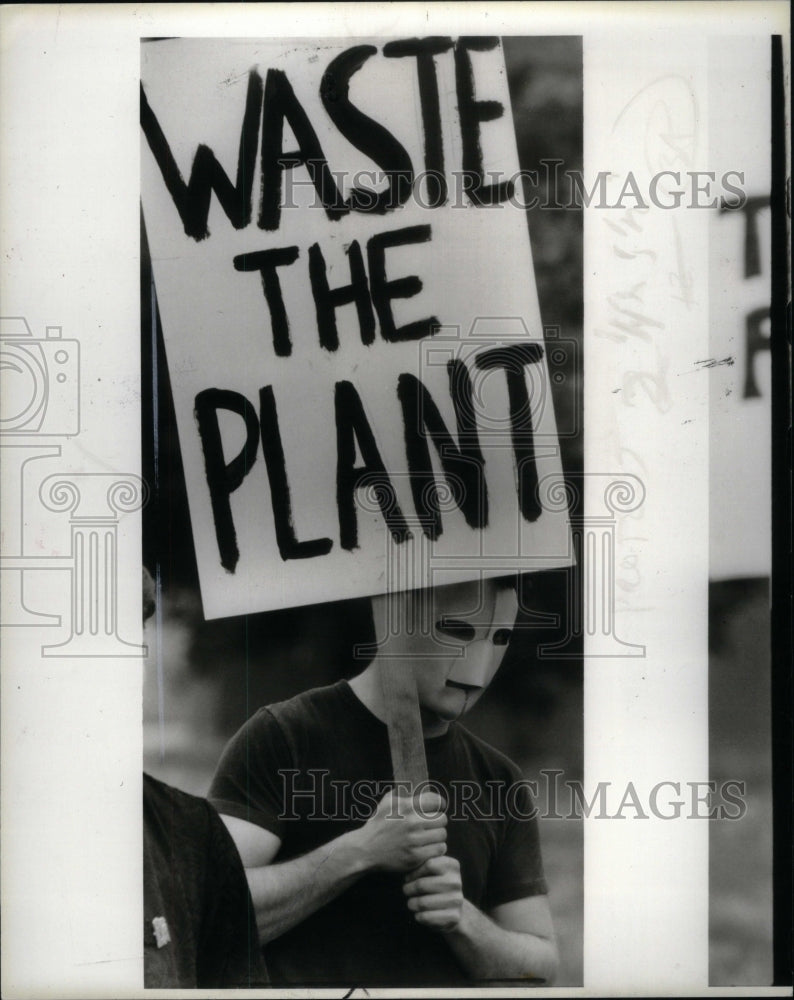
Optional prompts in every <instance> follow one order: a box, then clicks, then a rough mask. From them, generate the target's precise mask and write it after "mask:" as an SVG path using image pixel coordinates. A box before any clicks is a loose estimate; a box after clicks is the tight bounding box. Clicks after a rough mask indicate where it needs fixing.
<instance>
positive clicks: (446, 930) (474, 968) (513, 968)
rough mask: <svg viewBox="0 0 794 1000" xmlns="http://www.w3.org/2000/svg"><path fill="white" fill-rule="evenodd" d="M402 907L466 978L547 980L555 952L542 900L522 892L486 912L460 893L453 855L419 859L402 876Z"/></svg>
mask: <svg viewBox="0 0 794 1000" xmlns="http://www.w3.org/2000/svg"><path fill="white" fill-rule="evenodd" d="M404 891H405V894H406V896H407V897H408V908H409V909H410V910H412V911H413V913H414V918H415V920H416V922H417V923H419V924H422V925H423V926H425V927H429V928H431V929H433V930H437V931H438V932H439V933H441V934H443V935H444V937H445V938H446V941H447V943H448V944H449V947H450V948H451V949H452V951H453V953H454V954H455V957H456V958H457V960H458V962H459V963H460V964H461V966H462V967H463V969H464V970H465V972H466V973H468V975H469V976H471V978H472V979H480V980H503V979H512V980H521V981H523V982H526V983H535V984H541V983H542V984H546V985H548V984H550V983H551V981H552V980H553V979H554V976H555V975H556V972H557V965H558V955H557V944H556V940H555V936H554V928H553V925H552V921H551V913H550V911H549V904H548V900H547V898H546V896H545V895H537V896H527V897H525V898H523V899H517V900H515V901H513V902H510V903H504V904H502V905H501V906H496V907H494V909H493V910H492V911H491V912H490V914H489V915H486V914H485V913H483V912H482V911H480V910H478V909H477V907H476V906H474V905H473V904H472V903H470V902H469V901H468V900H467V899H465V898H464V896H463V888H462V884H461V878H460V865H459V864H458V862H457V861H456V860H455V859H454V858H449V857H441V858H434V859H431V860H430V861H427V862H425V864H424V865H422V866H421V868H419V869H418V870H417V871H415V872H411V874H410V875H409V877H408V879H406V882H405V886H404Z"/></svg>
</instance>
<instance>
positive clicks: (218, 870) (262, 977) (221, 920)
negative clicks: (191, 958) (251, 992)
mask: <svg viewBox="0 0 794 1000" xmlns="http://www.w3.org/2000/svg"><path fill="white" fill-rule="evenodd" d="M207 809H208V812H209V813H210V816H209V826H208V837H207V855H206V857H207V888H206V893H205V911H204V915H203V919H202V926H201V942H200V947H199V949H198V956H197V963H198V982H197V985H198V986H201V987H205V988H210V989H212V988H220V989H224V988H228V987H240V988H251V987H260V986H266V985H268V982H269V980H268V976H267V971H266V969H265V963H264V958H263V956H262V952H261V949H260V946H259V940H258V934H257V928H256V919H255V917H254V907H253V904H252V902H251V896H250V893H249V889H248V882H247V880H246V877H245V871H244V870H243V865H242V862H241V861H240V857H239V855H238V853H237V848H236V847H235V846H234V841H233V840H232V838H231V836H230V834H229V832H228V831H227V829H226V827H225V826H224V825H223V823H222V822H221V821H220V819H219V817H218V815H217V814H216V813H215V811H214V810H213V809H212V808H211V807H210V806H209V805H208V806H207Z"/></svg>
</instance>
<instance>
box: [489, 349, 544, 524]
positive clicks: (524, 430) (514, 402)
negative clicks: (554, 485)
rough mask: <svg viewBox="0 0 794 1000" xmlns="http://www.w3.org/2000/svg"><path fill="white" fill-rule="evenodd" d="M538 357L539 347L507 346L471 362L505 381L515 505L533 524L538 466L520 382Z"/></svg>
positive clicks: (537, 509)
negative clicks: (515, 474)
mask: <svg viewBox="0 0 794 1000" xmlns="http://www.w3.org/2000/svg"><path fill="white" fill-rule="evenodd" d="M542 357H543V348H542V347H541V346H540V344H511V345H509V346H507V347H495V348H493V350H490V351H485V352H484V353H483V354H480V355H478V356H477V358H476V360H475V364H476V366H477V367H478V368H479V369H480V370H481V371H488V370H492V369H495V368H502V369H503V370H504V373H505V377H506V379H507V397H508V400H509V404H510V432H511V437H512V440H513V452H514V454H515V458H516V467H517V470H518V505H519V508H520V510H521V514H522V515H523V517H524V519H525V520H526V521H537V519H538V518H539V517H540V515H541V513H542V510H543V508H542V507H541V506H540V502H539V500H538V497H537V488H538V467H537V464H536V462H535V444H534V429H533V427H532V405H531V403H530V399H529V393H528V392H527V386H526V382H525V380H524V368H525V367H526V365H532V364H537V363H538V362H539V361H540V360H541V358H542Z"/></svg>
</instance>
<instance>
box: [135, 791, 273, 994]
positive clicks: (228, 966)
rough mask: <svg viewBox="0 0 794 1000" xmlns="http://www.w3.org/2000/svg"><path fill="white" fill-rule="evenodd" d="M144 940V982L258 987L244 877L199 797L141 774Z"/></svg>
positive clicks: (225, 835)
mask: <svg viewBox="0 0 794 1000" xmlns="http://www.w3.org/2000/svg"><path fill="white" fill-rule="evenodd" d="M143 945H144V953H143V954H144V965H143V967H144V986H145V987H146V988H147V989H174V988H189V987H194V986H195V987H204V988H218V987H220V988H222V987H233V986H239V987H247V986H264V985H267V983H268V978H267V974H266V972H265V967H264V962H263V958H262V953H261V950H260V948H259V946H258V938H257V931H256V922H255V919H254V912H253V906H252V904H251V896H250V894H249V892H248V882H247V881H246V877H245V871H244V870H243V866H242V862H241V861H240V856H239V854H238V853H237V848H236V847H235V845H234V841H233V840H232V838H231V836H230V835H229V832H228V831H227V829H226V827H225V826H224V825H223V822H222V820H221V819H220V817H219V816H218V814H217V813H216V812H215V810H214V809H213V808H212V806H211V805H210V804H209V803H208V802H207V801H206V800H205V799H200V798H197V797H196V796H194V795H188V794H187V793H186V792H181V791H179V790H178V789H176V788H171V787H170V786H169V785H165V784H163V783H162V782H161V781H158V780H157V779H156V778H152V777H151V776H150V775H148V774H144V776H143Z"/></svg>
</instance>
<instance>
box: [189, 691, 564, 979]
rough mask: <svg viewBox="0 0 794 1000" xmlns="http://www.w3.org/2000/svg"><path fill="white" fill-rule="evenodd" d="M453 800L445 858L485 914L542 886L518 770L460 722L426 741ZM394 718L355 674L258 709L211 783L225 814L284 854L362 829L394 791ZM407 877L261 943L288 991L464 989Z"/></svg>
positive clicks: (376, 879) (389, 877) (364, 883)
mask: <svg viewBox="0 0 794 1000" xmlns="http://www.w3.org/2000/svg"><path fill="white" fill-rule="evenodd" d="M425 748H426V752H427V764H428V772H429V775H430V779H431V781H432V782H434V783H435V784H436V785H437V786H440V788H441V789H443V794H444V795H445V797H446V799H447V803H448V809H447V815H448V817H449V822H448V825H447V853H448V854H449V855H450V856H452V857H454V858H457V860H458V861H459V862H460V867H461V877H462V882H463V893H464V895H465V897H466V898H467V899H468V900H469V901H470V902H472V903H473V904H474V905H475V906H477V907H478V908H480V909H482V910H483V911H485V912H488V910H489V909H491V908H492V907H494V906H498V905H499V904H502V903H507V902H510V901H512V900H516V899H521V898H524V897H526V896H532V895H536V894H539V893H545V892H546V884H545V881H544V878H543V870H542V863H541V857H540V845H539V839H538V829H537V822H536V820H535V819H534V818H521V817H532V808H533V806H532V801H531V798H530V795H529V792H528V790H527V787H526V784H525V783H522V782H521V774H520V771H519V770H518V768H517V767H516V765H515V764H513V763H512V762H511V761H510V760H508V758H507V757H505V756H504V755H503V754H501V753H499V751H497V750H495V749H494V748H493V747H491V746H489V745H488V744H487V743H484V742H483V741H482V740H480V739H478V738H477V737H475V736H474V735H472V734H471V733H469V732H468V730H466V729H465V728H464V727H463V726H461V725H459V724H456V723H455V724H452V725H451V726H450V727H449V729H448V731H447V732H446V733H445V734H444V735H443V736H439V737H436V738H433V739H429V740H426V741H425ZM392 778H393V775H392V769H391V760H390V755H389V741H388V732H387V728H386V726H385V725H384V724H383V723H382V722H381V721H380V720H379V719H377V718H376V717H375V716H374V715H372V713H371V712H370V711H369V710H368V709H367V708H366V707H365V706H364V705H363V704H362V703H361V701H359V699H358V698H357V697H356V695H355V694H354V693H353V691H352V689H351V688H350V686H349V684H348V683H347V682H346V681H340V682H338V683H337V684H334V685H331V686H330V687H325V688H317V689H315V690H313V691H309V692H306V693H305V694H301V695H298V696H297V697H296V698H292V699H291V700H289V701H286V702H281V703H279V704H276V705H271V706H269V707H266V708H261V709H260V710H259V711H258V712H256V713H255V715H253V716H252V718H251V719H249V720H248V722H247V723H246V724H245V725H244V726H243V727H242V728H241V729H240V730H239V732H238V733H237V734H236V735H235V736H234V737H233V738H232V739H231V741H230V742H229V744H228V745H227V747H226V749H225V750H224V753H223V755H222V757H221V760H220V762H219V764H218V768H217V771H216V774H215V778H214V780H213V782H212V786H211V788H210V795H209V797H210V801H211V802H212V803H213V805H214V806H215V807H216V808H217V809H218V811H219V812H221V813H225V814H227V815H230V816H236V817H238V818H239V819H243V820H247V821H248V822H250V823H255V824H257V825H258V826H261V827H263V828H265V829H266V830H269V831H271V832H272V833H274V834H276V835H277V836H278V837H279V838H280V839H281V847H280V850H279V853H278V854H277V856H276V858H275V862H276V863H278V862H282V861H287V860H289V859H290V858H293V857H298V856H300V855H303V854H306V853H308V852H309V851H312V850H314V849H315V848H317V847H319V846H320V845H321V844H324V843H327V842H328V841H330V840H332V839H334V838H336V837H339V836H340V835H341V834H343V833H345V832H347V831H348V830H352V829H354V828H355V827H358V826H362V825H363V823H364V822H365V821H366V819H367V818H368V817H369V815H371V813H372V811H373V810H374V808H375V804H376V803H377V802H378V801H379V800H380V799H381V798H382V797H383V795H384V794H385V793H386V791H387V790H388V789H389V788H390V787H392V786H393V780H392ZM402 884H403V876H402V875H399V874H393V873H386V872H383V873H380V872H377V873H372V874H369V875H366V876H364V877H363V878H361V879H359V880H358V881H357V882H356V883H354V884H353V886H351V887H350V888H349V889H348V890H346V891H345V892H344V893H342V894H341V895H340V896H338V897H337V898H336V899H335V900H332V901H331V902H330V903H328V904H327V905H326V906H324V907H322V908H321V909H319V910H317V911H316V912H315V913H313V914H311V915H310V916H309V917H307V918H306V919H305V920H304V921H303V922H302V923H300V924H298V925H297V926H295V927H293V928H292V929H291V930H289V931H287V932H286V933H284V934H282V935H281V936H280V937H278V938H276V939H275V940H274V941H272V942H270V943H269V944H268V945H267V947H266V948H265V956H266V959H267V965H268V972H269V973H270V976H271V981H272V982H273V983H274V984H278V985H283V984H291V985H321V984H325V985H346V986H355V985H395V986H397V985H412V984H415V985H429V984H432V985H443V984H448V985H456V984H462V983H466V982H467V981H468V980H467V979H466V976H465V975H464V973H463V970H462V969H461V968H460V966H459V965H458V963H457V961H456V960H455V958H454V956H453V954H452V952H451V951H450V949H449V947H448V946H447V944H446V942H445V941H444V939H443V936H442V935H440V934H439V933H437V932H434V931H433V930H430V929H428V928H425V927H422V926H420V925H419V924H417V923H416V922H415V920H414V919H413V915H412V913H411V911H410V910H408V908H407V906H406V901H405V896H404V894H403V892H402Z"/></svg>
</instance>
